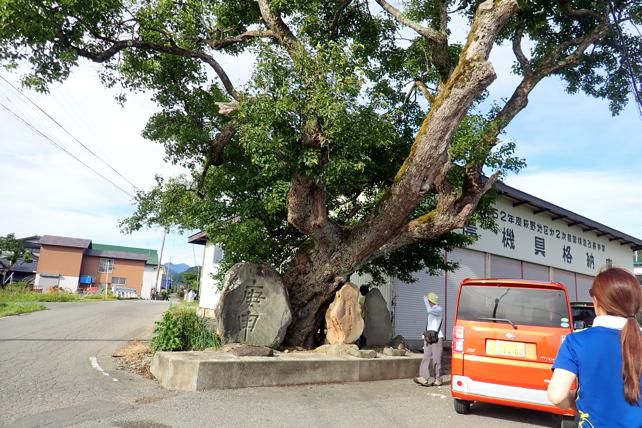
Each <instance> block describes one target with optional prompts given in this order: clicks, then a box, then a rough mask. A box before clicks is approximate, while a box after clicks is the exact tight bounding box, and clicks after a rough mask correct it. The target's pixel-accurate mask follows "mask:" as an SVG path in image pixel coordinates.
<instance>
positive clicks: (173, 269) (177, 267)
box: [163, 263, 190, 277]
mask: <svg viewBox="0 0 642 428" xmlns="http://www.w3.org/2000/svg"><path fill="white" fill-rule="evenodd" d="M163 267H164V268H165V269H167V270H169V273H170V274H171V276H172V277H176V276H178V275H180V274H182V273H183V272H185V271H186V270H187V269H189V268H190V266H189V265H186V264H185V263H178V264H174V263H165V264H163Z"/></svg>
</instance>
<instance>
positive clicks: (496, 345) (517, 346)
mask: <svg viewBox="0 0 642 428" xmlns="http://www.w3.org/2000/svg"><path fill="white" fill-rule="evenodd" d="M486 354H487V355H502V356H506V357H519V358H524V357H525V356H526V346H525V344H524V343H521V342H507V341H505V340H488V341H486Z"/></svg>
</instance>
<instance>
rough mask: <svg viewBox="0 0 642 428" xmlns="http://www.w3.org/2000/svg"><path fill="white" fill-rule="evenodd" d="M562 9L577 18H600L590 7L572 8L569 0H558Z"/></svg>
mask: <svg viewBox="0 0 642 428" xmlns="http://www.w3.org/2000/svg"><path fill="white" fill-rule="evenodd" d="M560 6H561V7H562V10H563V11H564V12H566V13H568V14H569V15H571V16H576V17H579V18H598V19H599V18H600V15H599V14H598V13H596V12H594V11H592V10H590V9H573V8H572V7H571V2H570V1H569V0H560Z"/></svg>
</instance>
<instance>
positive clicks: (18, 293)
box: [0, 283, 117, 302]
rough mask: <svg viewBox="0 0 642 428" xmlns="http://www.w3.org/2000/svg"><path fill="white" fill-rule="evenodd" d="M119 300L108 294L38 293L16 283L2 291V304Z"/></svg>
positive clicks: (0, 293)
mask: <svg viewBox="0 0 642 428" xmlns="http://www.w3.org/2000/svg"><path fill="white" fill-rule="evenodd" d="M116 299H117V298H116V297H115V296H113V295H111V294H108V295H107V297H106V298H105V295H104V294H84V295H83V294H74V293H67V292H64V291H54V292H49V293H36V292H34V291H31V290H30V289H29V287H28V286H26V285H24V284H21V283H16V284H11V285H7V286H6V287H5V288H3V289H0V302H79V301H80V302H81V301H86V300H116Z"/></svg>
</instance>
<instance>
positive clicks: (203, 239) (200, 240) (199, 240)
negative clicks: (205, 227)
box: [187, 231, 207, 245]
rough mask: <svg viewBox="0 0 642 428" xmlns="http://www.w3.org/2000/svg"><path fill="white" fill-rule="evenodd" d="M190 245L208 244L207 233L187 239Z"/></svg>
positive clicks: (196, 234) (202, 232)
mask: <svg viewBox="0 0 642 428" xmlns="http://www.w3.org/2000/svg"><path fill="white" fill-rule="evenodd" d="M187 242H188V243H189V244H199V245H205V244H206V243H207V232H205V231H200V232H198V233H195V234H193V235H192V236H190V237H189V238H187Z"/></svg>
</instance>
